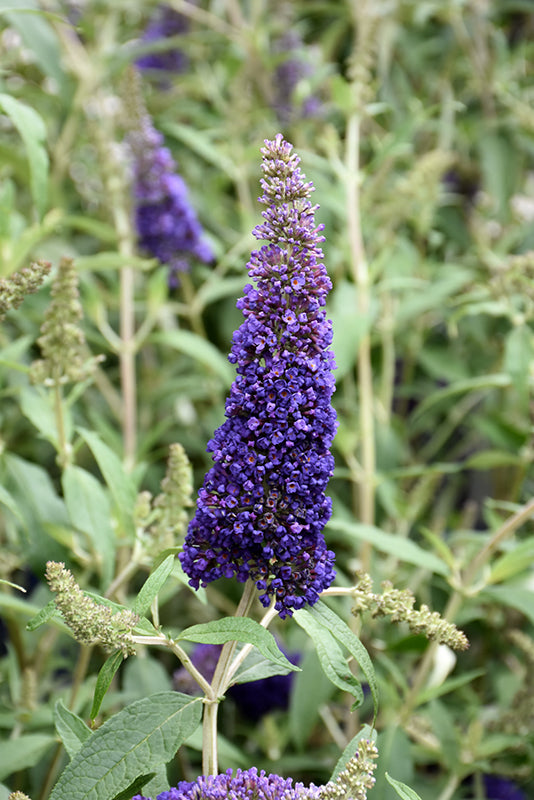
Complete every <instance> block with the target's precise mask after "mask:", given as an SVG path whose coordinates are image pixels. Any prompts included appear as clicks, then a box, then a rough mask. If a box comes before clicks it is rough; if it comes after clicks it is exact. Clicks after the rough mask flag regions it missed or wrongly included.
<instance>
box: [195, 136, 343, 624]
mask: <svg viewBox="0 0 534 800" xmlns="http://www.w3.org/2000/svg"><path fill="white" fill-rule="evenodd" d="M291 150H292V146H291V145H290V144H289V143H288V142H286V141H284V139H283V138H282V135H281V134H278V135H277V136H276V138H275V139H274V141H266V142H265V147H264V148H262V151H261V152H262V156H263V165H262V167H263V172H264V178H262V180H261V186H262V189H263V195H262V196H261V197H260V198H259V200H260V202H261V203H263V204H264V205H265V206H267V208H266V210H264V211H263V212H262V216H263V218H264V221H263V223H262V224H261V225H259V226H257V227H256V228H255V230H254V231H253V233H254V235H255V236H256V238H257V239H260V240H267V242H268V243H267V244H264V245H263V246H262V247H261V249H260V250H258V251H254V252H253V253H252V254H251V258H250V261H249V263H248V270H249V276H250V277H251V278H252V279H254V280H255V281H256V285H255V286H254V285H253V284H251V283H249V284H247V285H246V286H245V288H244V297H243V298H242V299H240V300H239V301H238V303H237V306H238V308H240V309H241V311H242V312H243V316H244V322H243V323H242V325H241V326H240V328H239V329H238V330H237V331H236V332H235V333H234V337H233V342H232V348H231V352H230V355H229V361H230V362H231V363H233V364H236V365H237V375H236V378H235V380H234V382H233V384H232V387H231V390H230V395H229V397H228V399H227V401H226V408H225V414H226V420H225V422H224V423H223V425H221V427H220V428H218V430H217V431H216V432H215V434H214V436H213V439H212V440H211V441H210V442H209V443H208V448H207V449H208V452H211V453H212V457H213V462H214V463H213V466H212V468H211V469H210V470H209V472H208V473H207V475H206V477H205V480H204V485H203V487H202V488H201V490H200V492H199V497H198V502H197V509H196V513H195V516H194V518H193V519H192V521H191V523H190V525H189V529H188V534H187V537H186V540H185V546H184V549H183V552H182V553H181V554H180V559H181V562H182V566H183V569H184V571H185V572H186V573H187V575H188V576H189V578H190V580H189V583H190V584H191V585H192V586H193V587H194V588H198V587H199V585H202V586H206V585H207V584H209V583H211V582H212V581H214V580H217V579H218V578H221V577H226V578H231V577H233V576H235V577H236V578H237V580H239V581H241V582H245V581H246V580H247V579H252V580H253V581H254V582H255V583H256V586H257V588H258V589H259V591H260V600H261V602H262V603H263V605H265V606H267V605H269V603H270V602H271V598H274V599H275V608H276V610H277V611H278V612H279V614H280V617H282V618H284V617H286V616H288V615H291V614H292V613H293V610H295V609H299V608H302V607H303V606H304V605H306V604H310V605H312V604H314V603H315V602H316V601H317V600H318V598H319V593H320V592H321V591H323V590H324V589H326V588H327V587H328V586H329V585H330V584H331V582H332V580H333V578H334V575H335V572H334V568H333V562H334V554H333V553H332V552H331V551H330V550H328V549H327V547H326V543H325V539H324V536H323V529H324V526H325V525H326V523H327V521H328V519H329V518H330V514H331V500H330V498H328V497H327V496H326V494H325V489H326V486H327V483H328V479H329V478H330V476H331V475H332V471H333V467H334V460H333V457H332V455H331V454H330V452H329V448H330V445H331V443H332V440H333V438H334V435H335V431H336V425H337V422H336V415H335V411H334V410H333V408H332V405H331V397H332V393H333V391H334V377H333V375H332V370H333V369H334V367H335V363H334V357H333V353H332V352H331V350H330V349H329V348H330V344H331V341H332V325H331V322H330V321H329V320H327V319H326V313H325V302H326V297H327V294H328V291H329V290H330V288H331V282H330V279H329V278H328V275H327V273H326V269H325V266H324V264H323V263H322V258H323V253H322V250H321V246H320V245H321V242H322V241H324V237H323V236H321V235H320V231H321V230H322V226H318V227H317V226H316V224H315V210H316V208H317V206H313V205H312V203H311V201H310V195H311V192H312V191H313V188H314V187H313V185H312V184H311V183H306V182H305V176H304V175H303V174H302V173H301V170H300V168H299V162H300V159H299V158H298V156H297V155H295V154H292V153H291Z"/></svg>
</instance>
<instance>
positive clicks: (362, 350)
mask: <svg viewBox="0 0 534 800" xmlns="http://www.w3.org/2000/svg"><path fill="white" fill-rule="evenodd" d="M359 151H360V114H359V112H357V111H356V112H355V113H353V114H352V116H351V117H350V118H349V121H348V126H347V139H346V156H345V163H346V169H347V177H346V199H347V217H348V230H349V241H350V252H351V262H352V272H353V277H354V282H355V284H356V286H357V289H358V313H359V315H360V316H361V317H362V318H363V319H364V320H366V319H367V318H368V316H369V312H370V304H371V298H370V279H369V268H368V265H367V260H366V256H365V250H364V244H363V236H362V229H361V215H360V186H359V184H360V170H359V160H360V159H359ZM358 394H359V421H360V442H361V466H362V471H361V477H360V482H359V501H360V508H359V514H360V520H361V522H363V523H364V524H367V525H373V524H374V518H375V510H374V509H375V462H376V455H375V434H374V415H373V375H372V369H371V337H370V335H369V333H368V332H366V333H365V334H364V335H363V337H362V339H361V341H360V344H359V347H358ZM370 558H371V545H370V544H369V543H368V542H366V543H364V544H363V545H362V550H361V562H362V569H363V570H364V571H366V572H368V571H369V567H370V563H369V562H370Z"/></svg>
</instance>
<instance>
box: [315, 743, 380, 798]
mask: <svg viewBox="0 0 534 800" xmlns="http://www.w3.org/2000/svg"><path fill="white" fill-rule="evenodd" d="M377 758H378V750H377V747H376V745H375V743H374V742H372V741H371V740H370V739H362V740H361V741H360V742H359V743H358V748H357V750H356V753H355V754H354V755H353V757H352V758H351V759H349V761H348V763H347V766H346V767H345V769H344V770H342V772H340V773H339V775H338V776H337V778H336V780H335V781H329V782H328V783H327V784H326V785H325V786H323V787H322V788H321V791H320V794H319V800H366V798H367V791H368V790H369V789H372V788H373V786H374V785H375V777H374V775H373V773H374V771H375V769H376V763H375V762H376V759H377Z"/></svg>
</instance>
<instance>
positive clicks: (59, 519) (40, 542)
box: [5, 453, 69, 613]
mask: <svg viewBox="0 0 534 800" xmlns="http://www.w3.org/2000/svg"><path fill="white" fill-rule="evenodd" d="M5 463H6V465H7V468H8V471H9V475H10V478H11V479H12V480H13V486H10V487H9V488H10V491H11V493H12V495H13V497H15V498H16V499H17V502H18V506H19V509H20V513H21V515H22V517H23V519H24V525H25V527H26V531H27V537H28V538H27V541H26V545H25V558H26V560H27V562H28V563H29V564H30V565H31V566H32V567H34V569H35V570H41V569H42V565H43V564H44V563H46V562H47V561H49V560H50V561H64V560H65V557H66V554H65V550H64V549H63V548H62V547H60V546H58V545H57V544H56V543H55V542H54V541H53V539H52V538H51V536H50V533H49V530H48V529H47V525H60V526H68V524H69V518H68V516H67V509H66V508H65V504H64V502H63V500H62V499H61V498H60V497H58V495H57V492H56V489H55V487H54V484H53V483H52V480H51V478H50V476H49V474H48V473H47V471H46V470H45V469H43V467H40V466H38V465H37V464H33V463H31V462H29V461H25V460H24V459H22V458H19V457H18V456H15V455H13V454H12V453H8V454H6V455H5ZM29 486H31V491H28V487H29ZM32 613H34V612H32Z"/></svg>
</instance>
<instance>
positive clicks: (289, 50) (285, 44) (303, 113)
mask: <svg viewBox="0 0 534 800" xmlns="http://www.w3.org/2000/svg"><path fill="white" fill-rule="evenodd" d="M274 50H275V52H277V53H281V54H283V59H282V60H281V61H280V63H279V64H278V66H277V67H276V70H275V76H274V101H273V108H274V111H275V112H276V115H277V117H278V119H279V121H280V122H281V123H283V124H287V123H289V122H291V121H292V120H294V119H303V118H306V117H315V116H318V115H319V114H320V113H321V101H320V100H319V98H318V97H317V96H316V95H314V94H308V95H307V96H305V97H304V98H303V99H301V100H300V101H299V102H298V101H297V100H296V98H295V90H296V89H297V87H298V85H299V83H301V81H303V80H305V79H307V78H310V77H311V76H312V75H313V67H312V65H311V63H310V62H308V61H306V60H305V59H304V58H303V53H302V50H303V43H302V39H301V38H300V36H299V34H298V33H296V32H295V31H293V30H288V31H287V32H286V33H284V35H283V36H281V37H280V39H279V40H278V41H277V42H275V46H274Z"/></svg>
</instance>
